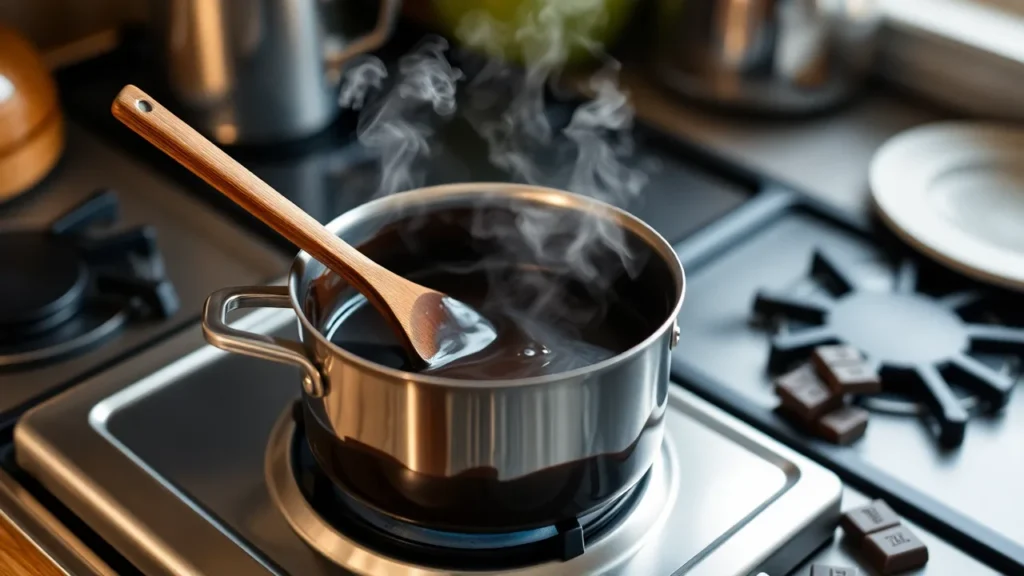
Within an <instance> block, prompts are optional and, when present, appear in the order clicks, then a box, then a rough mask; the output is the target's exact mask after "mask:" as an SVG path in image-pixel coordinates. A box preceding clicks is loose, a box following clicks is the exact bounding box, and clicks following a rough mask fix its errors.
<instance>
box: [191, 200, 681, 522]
mask: <svg viewBox="0 0 1024 576" xmlns="http://www.w3.org/2000/svg"><path fill="white" fill-rule="evenodd" d="M482 210H490V211H495V212H497V213H501V212H507V213H508V216H510V217H511V218H515V217H517V215H519V214H521V213H522V212H523V211H533V212H534V213H536V211H543V212H544V213H546V214H549V215H550V216H553V217H554V218H555V220H553V221H558V222H566V221H569V220H573V219H575V220H576V221H580V222H583V221H588V222H598V223H599V224H600V226H603V227H605V228H604V229H606V230H607V229H608V227H613V228H614V229H615V230H616V231H618V232H621V233H622V236H623V242H624V244H625V245H626V246H628V247H629V249H630V252H631V256H630V262H631V263H632V264H631V266H629V268H630V273H629V274H626V273H625V271H624V269H623V270H622V271H620V272H622V274H621V277H620V278H618V279H617V280H616V282H617V286H618V288H617V290H618V293H619V294H620V296H621V297H622V298H628V299H630V300H631V304H632V305H633V309H635V310H636V311H637V313H638V314H641V315H643V316H644V317H645V318H646V320H648V321H649V324H645V325H650V326H651V327H652V328H651V330H650V333H649V334H648V335H647V336H646V337H645V338H642V339H641V340H639V341H638V342H637V343H636V344H635V345H633V346H632V347H631V348H629V349H628V350H625V351H624V352H621V353H619V354H617V355H615V356H613V357H611V358H609V359H607V360H604V361H601V362H598V363H596V364H592V365H589V366H586V367H583V368H578V369H573V370H570V371H567V372H562V373H556V374H550V375H546V376H540V377H532V378H524V379H512V380H509V379H506V380H481V381H474V380H465V379H453V378H445V377H440V376H437V375H425V374H419V373H411V372H406V371H403V370H400V369H396V368H393V367H388V366H385V365H383V364H378V363H375V362H372V361H370V360H367V359H366V358H364V357H361V356H358V355H356V354H353V353H352V352H350V351H348V350H346V349H343V348H342V347H340V346H339V345H337V344H335V343H333V342H332V341H331V339H330V338H329V336H330V335H331V334H332V331H333V330H334V329H335V328H336V324H337V322H338V318H339V317H340V315H341V314H343V313H344V311H345V310H346V302H351V301H352V299H353V298H354V297H356V296H357V294H356V293H355V292H354V291H353V290H352V289H351V288H350V287H348V286H346V285H344V283H343V281H342V280H341V279H340V278H338V277H337V276H334V275H333V274H330V273H329V272H327V271H326V270H325V268H324V266H323V265H321V264H320V263H319V262H317V261H315V260H313V259H311V258H310V256H309V255H308V254H306V253H304V252H303V253H299V255H298V256H297V257H296V259H295V261H294V264H293V265H292V268H291V272H290V274H289V278H288V286H287V287H271V286H267V287H255V288H254V287H242V288H227V289H224V290H220V291H218V292H216V293H214V294H212V295H211V296H210V298H209V299H208V300H207V303H206V309H205V311H204V319H203V328H204V332H205V334H206V338H207V339H208V340H209V342H210V343H212V344H213V345H214V346H217V347H219V348H222V349H224V350H227V351H230V352H235V353H239V354H245V355H249V356H255V357H258V358H264V359H267V360H273V361H276V362H283V363H289V364H294V365H296V366H298V367H300V368H301V369H302V374H303V377H302V392H303V398H302V401H303V405H304V411H305V418H304V419H303V422H304V427H305V431H304V432H305V435H306V439H307V441H308V442H309V444H310V448H311V449H312V452H313V454H314V455H315V457H316V459H317V462H318V464H319V465H320V467H321V468H322V469H323V470H324V471H325V472H327V474H328V475H330V477H331V478H332V480H333V481H334V482H335V483H336V484H338V485H339V486H340V487H341V488H343V489H344V490H345V491H346V492H347V493H348V494H349V495H350V496H353V497H355V498H356V499H358V500H360V501H361V502H362V503H363V504H366V505H369V506H371V507H373V508H375V509H377V510H379V511H382V512H385V513H387V514H390V515H391V516H393V517H398V518H401V519H404V520H405V521H408V522H413V523H417V524H420V525H426V526H431V527H437V528H444V529H452V530H460V531H471V532H498V531H510V530H519V529H527V528H531V527H537V526H542V525H549V524H552V523H555V522H558V521H561V520H565V519H569V518H574V517H579V516H581V515H583V514H586V513H588V512H592V511H594V510H597V509H598V508H600V507H601V506H602V505H607V504H609V503H610V502H612V501H613V500H615V499H616V498H618V497H619V496H621V495H622V494H624V493H625V492H626V491H627V490H628V489H629V488H630V487H632V486H633V485H635V484H636V483H637V482H638V481H639V480H640V479H641V478H642V477H643V475H644V474H645V473H646V472H647V470H648V469H649V468H650V466H651V464H652V463H653V461H654V458H655V456H656V454H658V451H659V447H660V445H661V441H662V435H663V422H662V418H663V415H664V412H665V407H666V398H667V389H668V385H669V382H668V380H669V359H670V351H671V349H672V348H673V347H674V346H675V343H676V342H677V340H678V328H677V326H676V324H675V322H676V316H677V315H678V312H679V309H680V306H681V305H682V302H683V295H684V286H685V280H684V274H683V269H682V266H681V265H680V263H679V260H678V258H677V257H676V255H675V253H674V252H673V250H672V248H671V246H670V245H669V244H668V243H667V242H666V241H665V240H664V239H663V238H662V237H661V236H660V235H658V233H657V232H655V231H654V230H653V229H651V228H650V227H649V226H647V225H646V224H644V223H643V222H641V221H640V220H638V219H637V218H635V217H633V216H631V215H629V214H628V213H626V212H623V211H620V210H618V209H615V208H612V207H610V206H608V205H606V204H603V203H600V202H597V201H595V200H591V199H589V198H586V197H583V196H578V195H575V194H570V193H567V192H562V191H558V190H552V189H548V188H540V187H535V186H527V185H513V184H479V183H473V184H458V185H446V186H437V187H433V188H424V189H420V190H415V191H411V192H405V193H402V194H396V195H392V196H388V197H384V198H381V199H378V200H375V201H372V202H369V203H367V204H364V205H362V206H360V207H358V208H355V209H353V210H351V211H349V212H347V213H345V214H343V215H342V216H340V217H338V218H337V219H335V220H334V221H333V222H331V223H330V224H329V225H328V229H330V230H331V231H332V232H333V233H335V234H337V235H338V236H339V237H341V238H342V239H344V240H345V241H347V242H349V243H351V244H353V245H356V246H360V247H361V249H363V250H364V252H366V253H367V255H369V256H370V257H371V258H374V259H376V260H378V261H379V262H381V263H382V264H384V265H385V266H388V267H391V264H392V263H397V262H399V261H402V262H404V263H405V264H408V263H409V262H412V263H415V262H417V261H418V260H417V259H418V258H420V257H421V255H422V254H426V253H427V252H424V251H429V250H430V246H432V245H434V244H436V243H437V237H438V236H439V235H442V236H443V235H445V234H448V235H452V234H454V235H455V236H452V237H451V238H448V240H449V241H454V242H455V243H456V244H457V243H459V242H460V241H459V240H458V238H457V236H458V234H459V232H458V231H457V230H456V229H458V222H460V220H459V218H461V217H462V216H465V215H466V214H475V213H479V212H480V211H482ZM460 215H462V216H460ZM438 222H440V223H443V225H442V224H438V225H437V226H434V224H432V223H438ZM453 223H455V224H453ZM396 227H397V228H399V229H401V234H400V237H401V238H403V243H402V245H401V246H394V245H391V246H389V247H387V248H384V249H380V248H375V247H374V246H375V245H374V244H373V242H371V241H372V240H374V239H375V238H379V237H380V235H381V234H384V233H385V232H387V231H389V230H390V231H394V230H395V229H396ZM442 228H443V229H444V230H446V232H444V233H440V232H438V230H440V229H442ZM452 230H456V231H455V232H452ZM477 232H479V231H477ZM465 233H466V234H469V231H468V230H467V231H465ZM452 238H455V239H454V240H452ZM508 241H509V242H514V241H516V240H515V239H509V240H508ZM442 244H443V243H442ZM449 245H450V244H449ZM593 250H597V251H600V248H593ZM608 250H611V249H610V248H608ZM613 260H614V259H613ZM521 264H522V265H523V266H536V265H537V263H536V262H522V263H521ZM396 271H397V270H396ZM254 307H278V308H291V309H292V310H293V311H294V312H295V315H296V316H297V318H298V327H299V333H300V341H291V340H284V339H280V338H272V337H268V336H263V335H257V334H251V333H246V332H243V331H240V330H237V329H235V328H232V327H231V326H230V325H228V324H227V323H226V321H225V315H226V314H227V313H228V312H229V311H231V310H234V309H238V308H254ZM325 334H327V336H325ZM290 384H292V383H288V382H283V383H282V385H290Z"/></svg>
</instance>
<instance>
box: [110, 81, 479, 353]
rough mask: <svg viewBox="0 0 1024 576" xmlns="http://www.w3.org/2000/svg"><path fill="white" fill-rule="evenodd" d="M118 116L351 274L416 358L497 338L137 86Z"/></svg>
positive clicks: (115, 107) (119, 103) (472, 348)
mask: <svg viewBox="0 0 1024 576" xmlns="http://www.w3.org/2000/svg"><path fill="white" fill-rule="evenodd" d="M111 112H113V114H114V116H115V117H116V118H117V119H118V120H120V121H121V122H123V123H124V124H125V125H126V126H128V127H129V128H131V129H132V130H133V131H135V133H137V134H139V135H140V136H142V137H143V138H145V139H146V140H148V141H149V142H150V143H151V144H153V145H154V146H156V147H157V148H159V149H160V150H161V151H163V152H164V153H165V154H167V155H168V156H170V157H172V158H174V159H175V160H177V161H178V162H179V163H180V164H181V165H182V166H184V167H186V168H188V169H189V170H191V171H192V173H194V174H195V175H197V176H199V177H200V178H202V179H203V180H205V181H206V182H207V183H208V184H210V186H213V187H214V188H216V189H217V190H219V191H220V192H221V193H222V194H224V195H225V196H227V197H228V198H230V199H231V200H233V201H234V202H235V203H236V204H238V205H239V206H241V207H242V208H245V209H246V210H247V211H248V212H249V213H250V214H252V215H254V216H256V217H257V218H259V219H260V220H262V221H263V222H264V223H265V224H267V225H268V226H270V227H271V228H273V229H274V230H276V231H277V232H278V233H279V234H281V235H282V236H284V237H285V238H287V239H288V240H291V241H292V242H293V243H294V244H295V245H297V246H298V247H299V248H301V249H302V250H305V251H306V252H308V253H309V254H310V255H312V256H313V257H314V258H316V259H317V260H319V261H320V262H322V263H323V264H324V265H325V266H327V267H328V268H330V269H331V270H332V271H333V272H334V273H336V274H338V275H339V276H341V277H342V278H344V279H345V280H346V281H347V282H348V283H349V284H350V285H352V286H353V287H354V288H355V289H356V290H358V291H359V292H361V293H362V294H363V295H364V296H365V297H366V299H367V300H368V301H369V302H370V304H372V305H373V306H374V307H375V308H376V309H377V310H378V311H379V312H380V313H381V314H382V315H383V316H384V318H386V319H387V320H388V322H389V323H390V324H391V328H392V329H393V330H394V331H395V333H396V335H398V337H399V339H400V340H401V341H402V343H403V344H404V346H405V348H406V350H407V351H408V353H409V355H410V356H412V360H414V361H416V362H417V363H419V364H420V365H422V366H425V367H426V368H428V369H431V368H438V367H441V366H443V365H445V364H448V363H450V362H453V361H455V360H458V359H459V358H464V357H466V356H468V355H470V354H473V353H475V352H479V351H480V350H482V349H483V348H485V347H486V346H488V345H489V344H490V343H491V342H493V341H494V340H495V338H496V334H495V332H494V327H493V326H491V324H490V323H489V322H487V320H485V319H484V318H483V317H482V316H480V315H479V314H477V313H476V312H475V311H474V310H473V309H472V308H470V307H469V306H467V305H466V304H463V303H461V302H459V301H457V300H455V299H453V298H451V297H449V296H447V295H445V294H442V293H440V292H436V291H434V290H431V289H429V288H426V287H424V286H420V285H419V284H416V283H414V282H410V281H409V280H406V279H405V278H402V277H401V276H399V275H397V274H395V273H393V272H391V271H390V270H387V269H386V268H383V267H382V266H380V265H378V264H377V263H376V262H374V261H373V260H370V259H369V258H367V257H366V256H365V255H363V253H361V252H359V251H358V250H356V249H355V248H353V247H352V246H350V245H349V244H347V243H345V242H344V241H343V240H341V239H340V238H338V237H337V236H335V235H334V234H331V233H330V232H329V231H328V230H327V229H326V228H324V227H323V226H322V225H321V224H320V223H319V222H317V221H316V219H314V218H313V217H311V216H310V215H309V214H306V213H305V212H304V211H303V210H302V209H301V208H299V207H298V206H296V205H295V204H293V203H292V202H290V201H289V200H288V199H287V198H285V197H284V196H282V195H281V194H280V193H279V192H277V191H276V190H274V189H273V188H271V187H270V185H268V184H267V183H266V182H264V181H262V180H260V179H259V178H257V177H256V175H255V174H253V173H252V172H250V171H249V170H247V169H246V168H245V167H244V166H242V165H241V164H239V163H238V162H236V161H235V160H234V159H232V158H231V157H230V156H228V155H227V154H226V153H224V151H223V150H221V149H220V148H218V147H217V146H216V145H215V144H214V143H213V142H210V141H209V140H207V139H206V138H204V137H203V136H201V135H200V134H199V133H198V132H196V131H195V130H193V129H192V128H191V127H190V126H189V125H188V124H186V123H185V122H184V121H182V120H181V119H180V118H178V117H177V116H175V115H174V114H172V113H171V112H170V111H168V110H167V109H166V108H164V107H163V106H161V105H160V104H158V103H157V101H156V100H154V99H153V98H152V97H150V96H149V95H147V94H146V93H145V92H143V91H142V90H140V89H138V88H136V87H135V86H132V85H128V86H125V87H124V88H123V89H122V90H121V92H120V93H119V94H118V95H117V98H115V99H114V103H113V104H112V105H111Z"/></svg>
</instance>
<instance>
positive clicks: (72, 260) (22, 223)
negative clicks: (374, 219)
mask: <svg viewBox="0 0 1024 576" xmlns="http://www.w3.org/2000/svg"><path fill="white" fill-rule="evenodd" d="M67 137H68V141H67V148H66V150H65V153H64V156H63V159H62V160H61V162H60V163H59V164H58V166H57V168H56V169H55V171H54V172H53V173H52V174H51V175H50V176H49V177H48V178H47V179H46V180H45V181H44V182H43V183H42V184H40V185H39V186H38V187H37V188H36V189H34V190H32V191H31V192H29V193H28V194H27V195H26V196H24V197H21V198H18V199H15V200H14V201H11V202H9V203H7V204H4V205H2V206H0V275H2V276H0V277H2V281H0V301H2V304H0V430H2V429H4V428H7V427H9V426H10V424H11V423H12V422H13V420H14V418H16V417H17V415H18V414H19V413H21V412H22V411H24V410H25V409H26V408H28V407H29V406H31V405H33V404H34V403H37V402H38V401H39V400H41V399H43V398H46V397H48V396H51V395H53V394H54V393H56V392H58V391H60V390H62V389H64V388H67V387H68V386H70V385H72V384H74V383H76V382H80V381H81V380H83V379H85V378H87V377H89V376H90V375H93V374H95V373H97V372H99V371H101V370H103V369H105V368H107V367H109V366H110V365H112V364H114V363H116V362H117V361H119V360H120V359H123V358H125V357H127V356H129V355H131V354H132V353H135V352H137V351H139V350H141V349H143V348H145V347H146V346H149V345H152V344H153V343H155V342H158V341H159V340H161V339H163V338H165V337H167V336H169V335H171V334H173V333H174V332H176V331H178V330H180V329H182V328H183V327H185V326H188V325H190V324H192V323H194V322H195V320H196V319H197V318H198V315H199V306H201V305H202V302H203V300H204V299H205V298H206V296H207V295H208V294H209V292H210V291H211V290H214V289H216V288H217V287H218V286H222V285H224V283H225V282H227V283H238V282H242V283H245V282H258V281H265V280H267V279H269V278H273V277H275V276H277V275H279V274H280V273H281V270H282V269H283V267H285V266H286V265H287V258H286V257H284V256H282V255H281V254H279V253H277V252H274V251H272V250H271V248H270V247H269V246H267V245H266V244H265V243H263V242H262V241H260V240H258V239H257V238H254V237H253V236H252V235H250V234H248V233H246V232H244V231H242V230H240V229H238V228H236V227H234V226H231V225H225V224H224V223H223V220H222V219H221V218H220V217H219V216H217V215H216V213H215V212H213V211H212V210H209V209H207V208H206V207H204V206H203V205H202V204H201V203H200V202H197V201H196V200H194V199H192V198H189V197H188V196H187V195H183V194H182V193H181V192H180V191H178V190H175V189H174V187H173V186H172V185H171V184H170V183H169V182H168V181H167V180H166V179H165V178H162V177H160V176H158V175H155V174H153V173H152V171H150V170H148V169H147V168H145V167H143V166H142V165H140V164H139V163H138V162H135V161H132V160H130V159H128V158H126V157H125V156H124V155H123V154H120V153H118V152H116V151H115V150H113V149H112V148H111V147H110V146H108V145H107V144H105V143H104V142H102V141H101V140H100V139H98V138H97V137H96V136H95V135H94V134H92V133H90V132H88V131H86V130H84V129H83V128H82V127H81V125H79V124H78V123H75V122H71V123H70V125H69V126H68V134H67Z"/></svg>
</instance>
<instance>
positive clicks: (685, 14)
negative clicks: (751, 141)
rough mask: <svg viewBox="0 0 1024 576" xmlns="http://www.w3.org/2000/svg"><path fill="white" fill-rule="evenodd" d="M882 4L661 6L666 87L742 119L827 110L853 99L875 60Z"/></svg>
mask: <svg viewBox="0 0 1024 576" xmlns="http://www.w3.org/2000/svg"><path fill="white" fill-rule="evenodd" d="M880 22H881V12H880V9H879V7H878V2H877V0H658V2H657V34H656V36H655V38H656V43H655V45H654V55H653V56H654V57H653V59H652V60H653V66H654V74H655V76H656V77H657V78H658V80H659V81H660V82H661V83H663V84H664V85H665V86H667V87H668V88H669V89H671V90H674V91H675V92H677V93H679V94H681V95H683V96H685V97H688V98H691V99H694V100H697V101H701V102H705V103H710V104H714V105H718V106H722V107H726V108H732V109H739V110H743V111H751V112H760V113H770V114H794V113H807V112H816V111H820V110H823V109H826V108H829V107H832V106H835V105H837V104H840V103H842V102H843V101H844V100H846V99H847V98H849V97H850V96H851V95H853V94H854V93H855V92H856V91H857V89H858V88H859V87H860V86H861V84H862V82H863V80H864V78H865V76H866V75H867V73H868V71H869V69H870V66H871V63H872V60H873V56H874V52H875V42H876V36H877V31H878V28H879V25H880Z"/></svg>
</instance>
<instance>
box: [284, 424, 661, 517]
mask: <svg viewBox="0 0 1024 576" xmlns="http://www.w3.org/2000/svg"><path fill="white" fill-rule="evenodd" d="M296 411H297V414H299V416H298V418H301V420H300V421H301V423H302V426H303V429H304V432H305V439H306V441H307V443H308V445H309V449H310V450H311V453H312V456H313V457H314V459H315V461H316V464H317V465H318V469H319V470H320V471H322V472H323V473H324V474H325V475H326V477H327V478H329V479H330V480H331V481H333V482H334V484H336V485H337V486H339V487H340V488H341V489H343V490H344V491H345V492H346V493H347V495H348V496H350V497H351V498H353V499H354V500H356V501H358V502H359V503H360V504H362V505H363V506H366V507H367V508H370V509H373V510H374V511H376V512H377V513H380V514H383V515H386V516H388V517H390V518H392V519H395V520H396V521H399V522H403V523H406V524H410V525H415V526H420V527H423V528H429V529H432V530H443V531H452V532H461V533H466V534H488V533H509V532H517V531H524V530H532V529H537V528H544V527H548V526H551V525H553V524H558V523H561V522H563V521H567V520H574V519H576V518H579V517H582V516H585V515H588V514H591V513H594V512H596V511H598V510H599V509H601V508H602V507H603V506H606V505H608V504H609V503H610V502H613V501H615V500H616V499H617V498H619V497H621V496H622V495H623V494H625V493H626V492H628V491H629V489H630V488H632V487H634V486H635V485H636V484H637V483H638V482H639V481H640V479H641V478H642V477H643V476H644V474H646V473H647V471H648V470H649V469H650V463H651V462H652V461H653V460H654V455H655V454H656V453H657V452H658V450H659V448H660V446H661V441H662V438H663V428H662V426H661V420H662V417H663V415H664V412H663V411H657V412H656V414H655V415H653V416H652V419H651V420H650V421H649V422H648V425H647V426H646V427H645V429H644V430H643V431H642V432H641V433H640V436H639V438H638V439H637V440H636V441H635V442H634V443H633V444H632V445H631V446H630V447H629V448H627V449H626V450H624V451H622V452H620V453H617V454H604V455H601V456H596V457H592V458H587V459H584V460H579V461H576V462H570V463H566V464H562V465H559V466H553V467H550V468H546V469H543V470H540V471H538V472H534V473H532V474H528V475H526V476H522V477H519V478H514V479H511V480H499V479H498V477H497V471H496V470H494V469H493V468H478V469H473V470H467V471H465V472H462V473H460V474H457V475H455V476H449V477H435V476H429V475H426V474H420V473H417V472H414V471H412V470H410V469H408V468H406V467H405V466H403V465H401V464H400V463H399V462H398V461H396V460H395V459H393V458H392V457H390V456H388V455H386V454H383V453H381V452H379V451H377V450H374V449H373V448H370V447H368V446H366V445H363V444H361V443H359V442H355V441H353V440H351V439H346V440H340V439H339V438H338V437H337V436H336V435H335V434H334V433H333V432H332V431H331V430H330V429H329V428H327V427H325V426H324V425H323V423H322V422H321V421H320V419H319V418H318V417H317V416H316V415H315V414H314V413H313V412H311V411H310V409H309V406H308V405H305V407H304V408H297V409H296Z"/></svg>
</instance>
